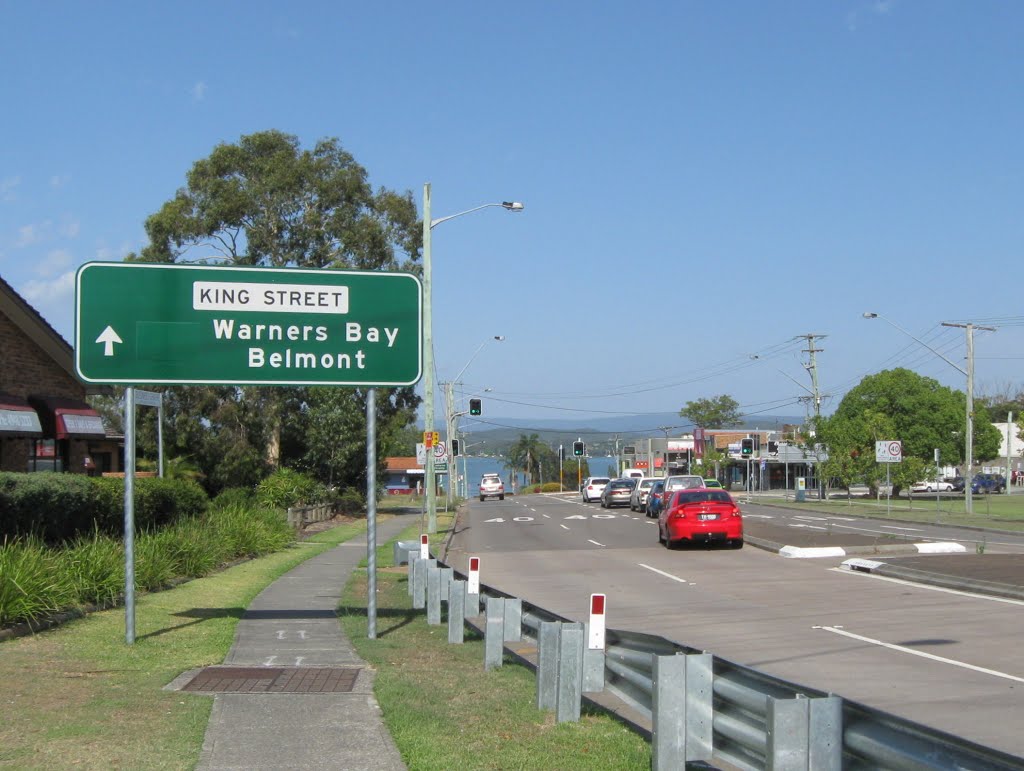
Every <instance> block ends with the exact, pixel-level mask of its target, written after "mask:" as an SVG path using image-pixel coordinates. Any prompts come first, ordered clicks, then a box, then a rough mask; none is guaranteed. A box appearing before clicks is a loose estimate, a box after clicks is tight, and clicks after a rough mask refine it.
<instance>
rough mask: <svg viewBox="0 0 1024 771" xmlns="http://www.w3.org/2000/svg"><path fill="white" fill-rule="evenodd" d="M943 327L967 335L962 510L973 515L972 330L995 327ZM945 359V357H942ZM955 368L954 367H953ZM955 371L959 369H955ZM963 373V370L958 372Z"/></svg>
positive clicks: (945, 323)
mask: <svg viewBox="0 0 1024 771" xmlns="http://www.w3.org/2000/svg"><path fill="white" fill-rule="evenodd" d="M942 326H944V327H957V328H958V329H963V330H966V333H967V372H965V373H964V374H965V375H967V441H966V443H965V444H964V466H966V468H965V469H964V509H965V510H966V512H967V513H968V514H973V513H974V498H973V492H974V491H973V490H971V483H972V482H973V481H974V330H976V329H982V330H984V331H986V332H995V331H996V330H995V327H979V326H975V325H974V324H971V323H970V322H968V323H966V324H956V323H954V322H951V321H943V322H942ZM943 358H945V357H943ZM954 366H956V365H954ZM957 369H960V368H959V367H957ZM960 371H961V372H963V370H960Z"/></svg>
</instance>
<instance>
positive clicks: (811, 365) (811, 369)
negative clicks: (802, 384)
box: [799, 332, 827, 501]
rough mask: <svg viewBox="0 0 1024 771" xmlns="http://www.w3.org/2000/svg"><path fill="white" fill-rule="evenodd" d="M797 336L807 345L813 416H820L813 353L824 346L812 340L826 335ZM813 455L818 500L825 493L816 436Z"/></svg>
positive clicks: (816, 370)
mask: <svg viewBox="0 0 1024 771" xmlns="http://www.w3.org/2000/svg"><path fill="white" fill-rule="evenodd" d="M799 337H803V338H806V340H807V347H806V348H805V349H804V353H806V354H808V356H810V361H809V363H808V364H806V365H805V366H806V367H807V371H808V372H809V373H810V375H811V388H812V389H813V395H814V417H815V418H820V417H821V391H820V390H818V360H817V359H816V358H815V356H814V354H816V353H821V352H823V351H824V350H825V349H824V348H815V347H814V340H815V338H817V339H819V340H823V339H824V338H825V337H827V335H816V334H814V333H813V332H811V333H808V334H806V335H799ZM815 434H817V432H815ZM814 457H815V460H817V461H818V469H817V472H818V473H817V476H818V500H819V501H820V500H821V499H822V498H823V497H824V494H825V480H823V479H822V478H821V458H820V457H819V456H818V442H817V436H815V442H814Z"/></svg>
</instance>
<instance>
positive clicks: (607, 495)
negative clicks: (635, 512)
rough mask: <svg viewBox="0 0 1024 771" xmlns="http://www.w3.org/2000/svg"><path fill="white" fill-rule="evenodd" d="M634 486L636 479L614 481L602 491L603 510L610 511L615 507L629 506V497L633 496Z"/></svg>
mask: <svg viewBox="0 0 1024 771" xmlns="http://www.w3.org/2000/svg"><path fill="white" fill-rule="evenodd" d="M634 486H636V480H635V479H628V478H623V479H613V480H612V481H611V482H609V483H608V484H606V485H605V486H604V490H602V491H601V508H602V509H610V508H612V507H613V506H628V505H629V496H630V495H632V494H633V487H634Z"/></svg>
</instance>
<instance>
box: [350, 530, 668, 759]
mask: <svg viewBox="0 0 1024 771" xmlns="http://www.w3.org/2000/svg"><path fill="white" fill-rule="evenodd" d="M444 526H445V521H444V519H443V518H442V517H439V519H438V527H439V530H441V531H442V532H443V530H444ZM417 534H418V529H417V528H410V529H409V530H407V531H406V532H404V533H403V534H402V536H401V537H402V538H404V539H414V538H415V537H416V535H417ZM390 551H391V550H390V547H387V548H381V549H380V550H378V566H379V570H378V574H377V639H376V640H369V639H367V636H366V633H367V632H366V593H367V587H366V575H365V573H356V574H354V575H353V576H352V579H351V580H350V581H349V584H348V585H347V586H346V588H345V593H344V596H343V599H342V627H343V628H344V630H345V633H346V634H347V635H348V638H349V640H351V641H352V643H353V645H354V646H355V647H356V650H357V651H358V652H359V655H360V656H362V657H363V658H364V659H365V660H366V661H368V662H369V663H370V664H371V665H372V666H373V667H374V668H375V669H376V670H377V677H376V685H375V692H376V696H377V701H378V702H379V703H380V705H381V709H382V710H383V713H384V719H385V722H386V723H387V727H388V729H389V730H390V732H391V735H392V736H393V737H394V739H395V743H396V744H397V745H398V749H399V751H400V752H401V754H402V759H403V760H404V761H405V763H406V765H408V766H409V768H410V769H412V770H413V771H420V770H423V771H429V770H432V769H438V770H439V771H440V770H441V769H452V768H465V769H513V768H516V769H549V768H557V769H563V770H564V771H572V770H573V769H581V770H582V769H593V768H601V769H647V768H650V766H651V752H650V745H649V744H648V743H647V742H646V741H645V740H643V739H642V738H641V737H640V736H638V735H637V734H635V733H633V732H632V731H631V730H629V729H628V728H626V727H624V726H623V725H622V724H620V723H618V722H617V721H615V720H613V719H612V718H610V717H608V716H607V715H605V714H604V713H601V712H596V711H590V710H588V709H587V708H586V707H584V714H583V718H582V719H581V720H580V722H578V723H561V724H558V723H556V722H555V718H554V714H553V713H552V712H548V711H540V710H537V709H536V707H535V706H534V705H535V703H536V681H535V676H534V674H533V673H532V672H531V671H530V670H529V669H527V668H526V667H523V666H520V665H518V664H515V663H513V660H512V659H511V658H507V659H506V664H505V666H502V667H501V668H499V669H496V670H493V671H491V672H485V671H484V665H483V662H484V644H483V639H482V637H480V636H479V635H475V634H473V633H471V632H470V631H469V630H467V634H466V642H465V643H463V644H462V645H451V644H449V643H448V627H447V622H445V623H443V624H442V625H441V626H427V622H426V614H425V612H424V611H421V610H413V609H412V604H411V601H410V598H409V595H408V584H407V571H406V569H405V568H404V567H401V568H395V567H393V563H392V559H391V553H390Z"/></svg>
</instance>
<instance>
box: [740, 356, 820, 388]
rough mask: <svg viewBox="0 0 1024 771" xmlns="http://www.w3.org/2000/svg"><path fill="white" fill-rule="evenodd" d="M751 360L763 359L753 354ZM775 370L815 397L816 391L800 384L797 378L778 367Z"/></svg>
mask: <svg viewBox="0 0 1024 771" xmlns="http://www.w3.org/2000/svg"><path fill="white" fill-rule="evenodd" d="M750 358H751V359H760V358H761V357H760V356H758V355H757V354H756V353H752V354H751V355H750ZM774 369H775V371H776V372H778V373H779V374H780V375H782V376H783V377H788V378H789V379H790V380H792V381H793V382H794V383H796V384H797V385H798V386H800V387H801V388H802V389H804V390H805V391H806V392H807V393H809V394H810V395H811V396H814V391H812V390H811V389H810V388H808V387H807V386H805V385H804V384H803V383H801V382H800V381H799V380H797V379H796V378H795V377H793V376H792V375H787V374H786V373H785V372H783V371H782V370H781V369H779V368H778V367H774Z"/></svg>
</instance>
